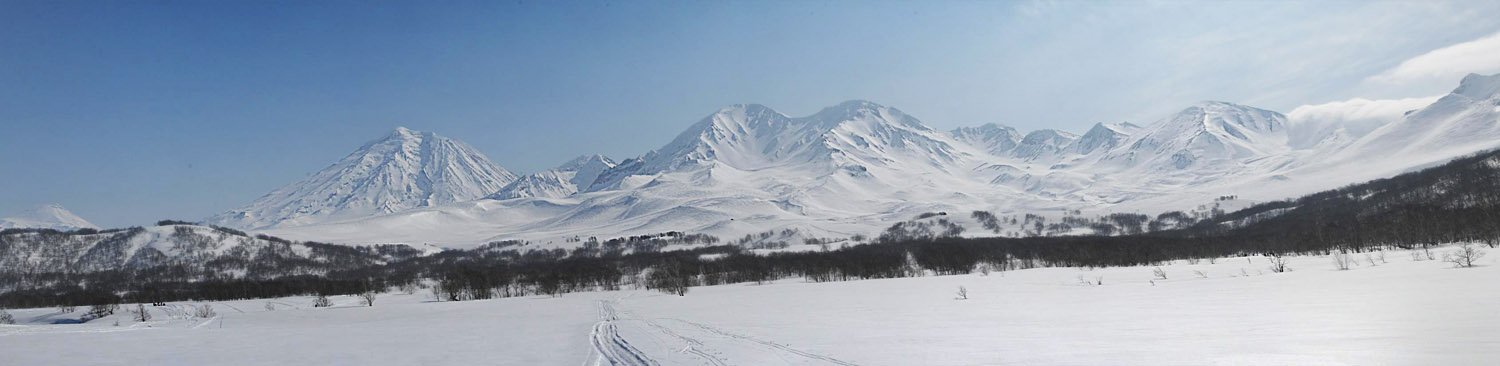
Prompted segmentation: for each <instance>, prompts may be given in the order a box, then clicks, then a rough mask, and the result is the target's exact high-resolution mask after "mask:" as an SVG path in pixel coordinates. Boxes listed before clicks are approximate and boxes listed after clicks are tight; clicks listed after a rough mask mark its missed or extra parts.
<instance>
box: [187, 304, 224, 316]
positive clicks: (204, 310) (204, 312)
mask: <svg viewBox="0 0 1500 366" xmlns="http://www.w3.org/2000/svg"><path fill="white" fill-rule="evenodd" d="M193 316H194V317H197V318H199V319H208V318H212V317H216V316H219V313H217V312H214V306H213V305H209V304H203V306H199V307H198V308H197V309H196V310H194V311H193Z"/></svg>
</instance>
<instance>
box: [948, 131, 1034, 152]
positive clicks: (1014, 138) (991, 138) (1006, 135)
mask: <svg viewBox="0 0 1500 366" xmlns="http://www.w3.org/2000/svg"><path fill="white" fill-rule="evenodd" d="M948 135H950V136H952V137H953V139H954V140H958V141H959V142H962V143H965V144H968V145H969V146H973V147H977V148H979V149H981V150H984V151H985V152H987V153H989V154H990V155H995V156H1005V155H1007V154H1009V153H1010V151H1011V150H1014V149H1015V148H1016V146H1018V145H1020V144H1021V137H1022V136H1021V133H1020V132H1018V131H1016V129H1015V128H1011V127H1010V126H1001V125H997V124H994V123H986V124H984V125H980V126H979V127H960V128H956V129H953V131H949V132H948Z"/></svg>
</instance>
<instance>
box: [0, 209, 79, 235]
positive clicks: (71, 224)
mask: <svg viewBox="0 0 1500 366" xmlns="http://www.w3.org/2000/svg"><path fill="white" fill-rule="evenodd" d="M18 228H28V229H54V230H75V229H98V228H99V227H98V226H96V225H94V223H91V222H89V221H88V220H84V219H83V218H82V217H78V215H74V214H73V212H71V211H68V209H66V208H63V207H62V205H58V204H47V205H41V206H37V207H34V208H31V209H29V210H26V211H23V212H20V213H17V214H16V215H15V216H8V217H4V218H0V229H18Z"/></svg>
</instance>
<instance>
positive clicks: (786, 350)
mask: <svg viewBox="0 0 1500 366" xmlns="http://www.w3.org/2000/svg"><path fill="white" fill-rule="evenodd" d="M598 305H599V306H598V308H599V318H600V322H599V323H596V324H595V325H594V331H593V332H592V333H591V337H592V339H593V344H594V350H593V353H594V354H596V355H598V357H597V358H594V359H595V360H596V361H595V364H599V365H606V364H607V365H641V364H649V365H656V364H658V362H657V361H655V360H654V359H652V358H650V357H648V356H646V355H645V353H643V352H641V351H640V350H639V349H637V348H636V347H635V346H634V345H632V344H630V343H629V342H628V341H626V340H625V339H624V338H623V337H621V336H620V334H619V331H618V329H619V328H618V326H619V324H618V323H620V322H639V323H641V324H645V325H646V326H648V327H650V329H654V330H655V331H656V332H659V333H661V334H663V335H666V336H668V337H671V338H674V339H677V340H680V341H682V342H683V343H685V344H686V345H687V347H686V348H684V349H682V350H681V351H678V353H686V354H691V355H693V356H696V357H698V358H700V359H703V361H705V362H706V364H709V365H716V366H727V365H732V364H734V363H731V362H729V360H728V359H726V358H723V357H720V356H719V355H722V354H724V353H723V352H721V350H720V349H717V348H737V349H758V350H762V351H763V352H766V353H767V354H769V355H772V356H774V358H776V359H780V360H783V361H785V363H787V364H803V363H809V362H810V363H814V364H831V365H843V366H856V364H854V363H851V362H846V361H843V360H839V359H836V358H833V357H829V356H825V355H820V354H816V353H812V352H807V351H802V350H798V349H795V348H791V347H788V346H786V345H782V344H778V343H775V342H772V341H768V340H764V339H758V338H754V337H750V336H746V335H742V334H737V333H732V332H729V331H726V330H723V329H719V328H716V327H713V326H710V325H707V324H703V323H698V322H693V321H689V320H684V319H677V318H655V319H652V318H645V317H638V316H635V315H634V314H633V313H631V312H629V311H621V310H618V309H616V307H615V306H616V305H617V303H616V302H615V301H610V300H600V301H599V302H598ZM622 314H623V315H625V316H627V318H621V315H622ZM658 320H668V321H672V322H676V323H680V324H683V325H686V326H688V329H689V330H692V332H682V331H680V330H673V328H672V327H671V326H668V325H666V324H662V323H661V322H658ZM696 332H702V334H703V335H693V334H691V333H696ZM694 336H696V337H697V338H694ZM705 336H707V337H705ZM716 345H717V346H720V347H715V346H716Z"/></svg>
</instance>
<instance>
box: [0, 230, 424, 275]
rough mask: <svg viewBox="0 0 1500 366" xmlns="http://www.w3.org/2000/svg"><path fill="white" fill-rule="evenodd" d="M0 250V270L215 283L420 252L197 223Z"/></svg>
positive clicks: (30, 233)
mask: <svg viewBox="0 0 1500 366" xmlns="http://www.w3.org/2000/svg"><path fill="white" fill-rule="evenodd" d="M0 249H3V250H0V272H10V273H44V272H57V273H85V272H96V271H105V270H121V269H133V270H147V269H152V268H156V269H158V270H161V268H163V267H164V266H165V267H177V268H172V269H170V271H172V273H177V274H178V275H181V276H194V275H206V276H214V277H220V278H225V277H256V278H268V277H276V276H286V275H297V274H319V273H324V272H327V271H331V270H337V269H347V268H352V267H356V266H360V265H371V264H378V263H384V261H386V260H391V259H393V258H398V257H399V258H408V257H411V256H416V255H420V254H421V253H422V252H421V251H419V250H417V249H413V248H407V247H405V246H382V247H379V248H370V247H361V248H350V247H345V246H337V245H329V244H314V243H296V242H290V241H285V240H282V239H277V238H272V237H264V236H261V237H251V236H249V235H248V234H245V233H243V232H238V231H235V230H232V229H224V228H215V227H207V226H198V225H163V226H151V227H144V228H141V227H133V228H128V229H114V230H104V231H94V232H78V233H63V232H57V231H47V230H22V231H13V232H7V233H5V234H4V235H0ZM3 290H4V289H3V288H0V291H3Z"/></svg>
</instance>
